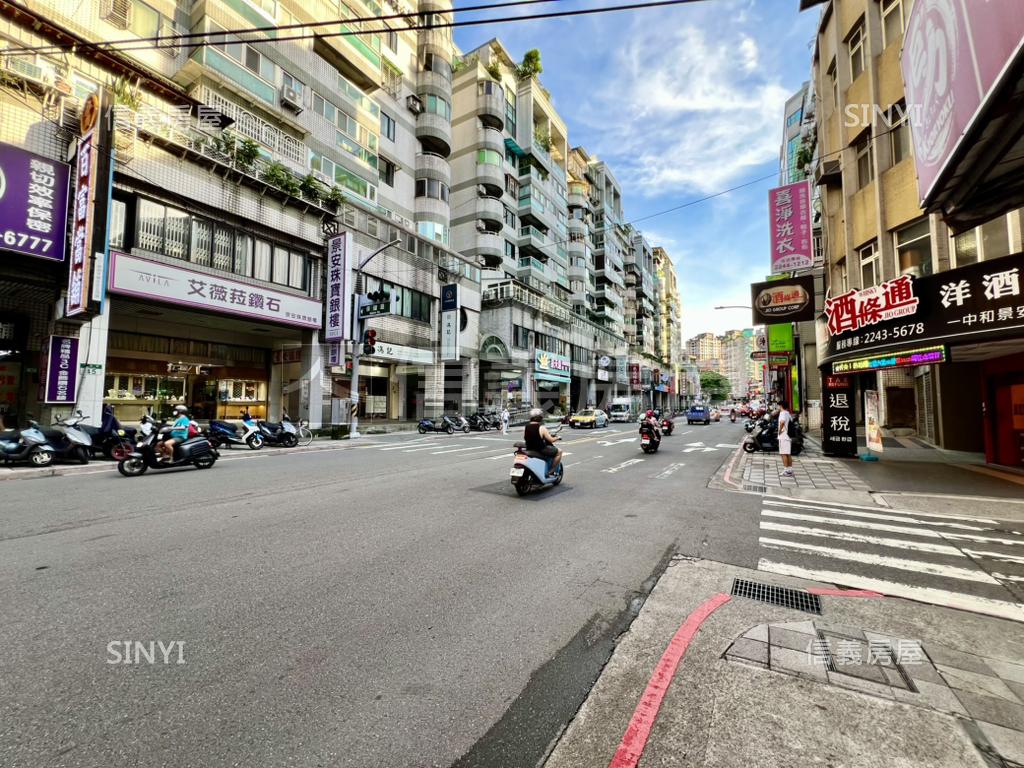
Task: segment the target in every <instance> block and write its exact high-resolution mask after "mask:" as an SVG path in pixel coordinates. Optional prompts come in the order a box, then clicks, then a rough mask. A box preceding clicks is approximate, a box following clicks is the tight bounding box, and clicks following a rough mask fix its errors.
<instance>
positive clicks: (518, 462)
mask: <svg viewBox="0 0 1024 768" xmlns="http://www.w3.org/2000/svg"><path fill="white" fill-rule="evenodd" d="M561 431H562V428H561V427H559V428H558V429H556V430H555V431H554V432H552V434H553V435H557V434H558V433H559V432H561ZM515 449H516V450H515V454H514V456H515V459H514V463H513V464H512V471H511V472H510V473H509V475H510V480H511V482H512V485H513V486H514V487H515V489H516V493H518V494H519V495H520V496H525V495H526V494H528V493H529V492H530V491H531V490H533V489H540V488H549V487H553V486H556V485H558V484H559V483H561V482H562V478H563V477H564V476H565V465H564V464H561V463H560V464H559V465H558V470H557V471H556V472H555V473H554V474H549V473H550V472H551V462H552V459H551V458H548V457H547V456H542V455H541V454H539V453H537V452H536V451H528V450H527V449H526V443H516V444H515Z"/></svg>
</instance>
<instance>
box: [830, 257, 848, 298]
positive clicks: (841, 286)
mask: <svg viewBox="0 0 1024 768" xmlns="http://www.w3.org/2000/svg"><path fill="white" fill-rule="evenodd" d="M834 282H835V288H836V290H835V291H833V295H835V294H836V293H840V294H843V293H846V292H847V291H849V290H850V271H849V270H848V269H847V268H846V257H845V256H844V257H843V258H841V259H839V261H837V262H836V269H835V279H834Z"/></svg>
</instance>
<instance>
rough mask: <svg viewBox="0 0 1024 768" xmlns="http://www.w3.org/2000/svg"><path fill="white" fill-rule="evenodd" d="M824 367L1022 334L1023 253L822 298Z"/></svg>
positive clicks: (1023, 301)
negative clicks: (823, 303)
mask: <svg viewBox="0 0 1024 768" xmlns="http://www.w3.org/2000/svg"><path fill="white" fill-rule="evenodd" d="M824 313H825V318H826V325H827V329H828V341H827V345H826V349H825V354H823V355H822V356H821V359H820V362H821V363H822V364H825V363H832V362H834V361H837V360H844V359H851V358H863V357H868V356H871V355H878V354H882V353H888V354H893V353H896V352H899V351H906V350H917V349H920V348H922V347H934V346H942V345H945V346H955V345H956V344H976V343H979V342H984V341H990V340H996V339H1004V338H1014V337H1021V338H1024V253H1017V254H1014V255H1012V256H1005V257H1003V258H1000V259H993V260H992V261H983V262H980V263H978V264H970V265H968V266H965V267H960V268H958V269H952V270H949V271H947V272H940V273H938V274H935V275H927V276H925V277H918V278H915V277H913V276H911V275H903V276H901V277H898V278H896V279H894V280H887V281H886V282H884V283H882V284H880V285H876V286H872V287H870V288H866V289H863V290H852V291H848V292H846V293H844V294H841V295H839V296H833V297H831V298H829V299H826V300H825V307H824Z"/></svg>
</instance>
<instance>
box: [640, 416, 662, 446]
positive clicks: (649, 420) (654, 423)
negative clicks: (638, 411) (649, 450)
mask: <svg viewBox="0 0 1024 768" xmlns="http://www.w3.org/2000/svg"><path fill="white" fill-rule="evenodd" d="M644 427H650V428H651V429H653V430H654V434H655V436H657V438H658V439H659V440H661V422H660V421H659V420H658V417H657V416H656V415H655V413H654V411H647V413H645V414H644V420H643V423H642V424H641V425H640V429H641V430H643V428H644Z"/></svg>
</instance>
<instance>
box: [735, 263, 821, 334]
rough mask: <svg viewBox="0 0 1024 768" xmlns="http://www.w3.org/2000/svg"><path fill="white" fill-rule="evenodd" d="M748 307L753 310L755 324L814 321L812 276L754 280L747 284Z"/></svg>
mask: <svg viewBox="0 0 1024 768" xmlns="http://www.w3.org/2000/svg"><path fill="white" fill-rule="evenodd" d="M750 306H751V307H752V308H753V310H754V317H753V324H754V325H771V324H772V323H780V322H783V321H784V322H787V323H800V322H803V321H804V320H813V319H814V276H813V275H803V276H801V277H794V278H791V279H787V280H772V281H769V282H766V283H753V284H752V285H751V286H750Z"/></svg>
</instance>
